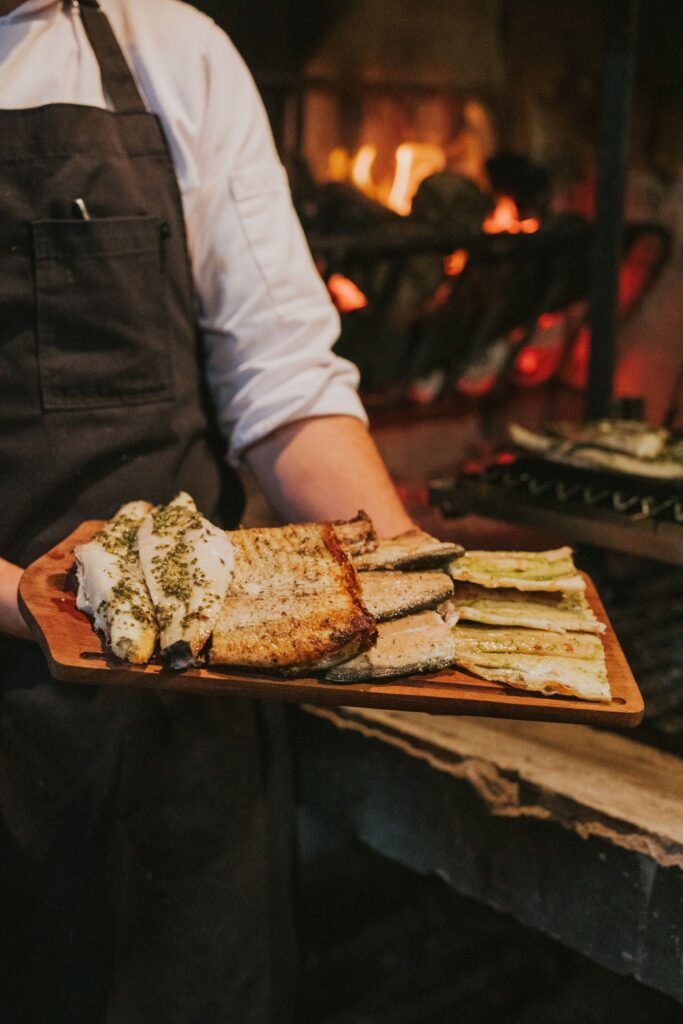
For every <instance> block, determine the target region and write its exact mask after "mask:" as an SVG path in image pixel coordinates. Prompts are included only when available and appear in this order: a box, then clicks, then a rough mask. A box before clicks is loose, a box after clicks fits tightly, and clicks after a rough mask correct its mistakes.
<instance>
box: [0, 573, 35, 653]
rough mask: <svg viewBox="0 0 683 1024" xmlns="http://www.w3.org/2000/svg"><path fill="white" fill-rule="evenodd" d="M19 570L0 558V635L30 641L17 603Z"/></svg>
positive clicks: (28, 632) (29, 634)
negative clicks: (6, 634) (4, 634)
mask: <svg viewBox="0 0 683 1024" xmlns="http://www.w3.org/2000/svg"><path fill="white" fill-rule="evenodd" d="M20 579H21V569H20V568H19V566H18V565H12V563H11V562H6V561H5V560H4V558H0V633H9V634H10V635H11V636H18V637H21V639H22V640H31V639H32V637H31V633H30V631H29V628H28V626H27V625H26V623H25V622H24V620H23V618H22V616H21V612H20V611H19V605H18V602H17V590H18V587H19V580H20Z"/></svg>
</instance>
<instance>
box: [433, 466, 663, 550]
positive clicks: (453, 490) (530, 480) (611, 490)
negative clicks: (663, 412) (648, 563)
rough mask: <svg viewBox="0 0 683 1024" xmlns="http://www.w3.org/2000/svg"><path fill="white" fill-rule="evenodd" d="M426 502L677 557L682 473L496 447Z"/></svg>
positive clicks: (437, 485)
mask: <svg viewBox="0 0 683 1024" xmlns="http://www.w3.org/2000/svg"><path fill="white" fill-rule="evenodd" d="M430 497H431V502H432V504H434V505H437V506H439V507H440V508H441V511H442V512H443V514H444V515H446V516H449V517H452V516H458V515H464V514H466V513H468V512H476V513H479V514H481V515H486V516H490V517H492V518H494V519H502V520H504V521H509V522H515V523H522V524H523V525H526V526H536V527H538V528H540V529H544V530H546V531H548V532H560V533H561V534H562V535H564V536H566V537H567V538H568V539H571V540H575V541H579V542H583V543H588V544H594V545H597V546H601V547H607V548H613V549H615V550H621V551H626V552H629V553H632V554H639V555H643V556H645V557H649V558H655V559H659V560H661V561H664V562H669V563H671V564H674V565H683V480H680V481H678V480H676V481H662V480H655V479H653V478H651V477H643V478H641V477H635V476H630V475H628V474H625V473H613V472H609V471H603V470H597V469H592V468H590V467H581V468H579V467H574V466H567V465H563V464H559V463H556V462H550V461H549V460H546V459H542V458H538V457H530V456H518V455H516V454H515V453H514V452H511V451H510V452H502V453H499V455H498V456H497V457H496V458H495V460H494V461H493V462H491V463H489V464H487V465H484V466H468V467H465V469H464V470H463V471H462V473H461V474H460V475H459V476H458V477H456V478H455V479H449V480H440V481H435V482H433V483H432V485H431V486H430Z"/></svg>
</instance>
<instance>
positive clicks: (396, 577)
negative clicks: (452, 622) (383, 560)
mask: <svg viewBox="0 0 683 1024" xmlns="http://www.w3.org/2000/svg"><path fill="white" fill-rule="evenodd" d="M360 585H361V592H362V594H363V601H364V603H365V606H366V608H367V609H368V611H369V612H370V614H371V615H374V617H375V618H376V619H377V621H378V622H384V621H385V620H386V619H395V618H397V617H398V616H401V615H409V614H410V613H411V612H417V611H422V610H423V609H424V608H433V607H434V606H435V605H436V604H438V603H439V602H440V601H443V600H444V599H445V598H447V597H448V596H449V594H452V593H453V580H452V579H451V578H450V576H448V575H447V574H446V573H445V572H381V571H379V572H364V573H362V574H361V577H360Z"/></svg>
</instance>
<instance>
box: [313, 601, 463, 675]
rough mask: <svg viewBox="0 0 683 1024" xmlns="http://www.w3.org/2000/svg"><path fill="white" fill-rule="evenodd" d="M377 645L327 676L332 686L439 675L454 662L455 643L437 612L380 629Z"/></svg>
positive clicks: (417, 616)
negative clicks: (335, 683) (394, 677)
mask: <svg viewBox="0 0 683 1024" xmlns="http://www.w3.org/2000/svg"><path fill="white" fill-rule="evenodd" d="M377 634H378V635H377V643H376V645H375V646H374V647H371V648H370V649H369V650H368V651H366V652H365V653H364V654H361V655H360V656H359V657H357V658H353V659H352V660H351V661H347V662H345V663H344V664H343V665H337V666H335V667H334V668H332V669H330V670H329V671H328V672H326V673H325V679H328V680H330V681H331V682H342V683H343V682H349V683H350V682H357V681H359V680H362V679H386V678H389V677H391V676H405V675H410V674H411V673H413V672H436V671H437V670H438V669H441V668H447V667H448V666H449V665H452V664H453V662H454V660H455V641H454V638H453V631H452V630H451V629H449V627H448V626H447V625H446V623H445V622H444V621H443V619H442V618H441V616H440V615H438V614H437V613H436V612H421V613H420V614H419V615H409V616H408V617H407V618H404V619H397V620H395V621H394V622H383V623H381V624H380V625H379V626H378V628H377Z"/></svg>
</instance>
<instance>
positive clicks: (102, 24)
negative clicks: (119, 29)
mask: <svg viewBox="0 0 683 1024" xmlns="http://www.w3.org/2000/svg"><path fill="white" fill-rule="evenodd" d="M70 2H71V7H73V8H74V9H75V10H80V14H81V20H82V22H83V27H84V29H85V32H86V35H87V37H88V39H89V41H90V45H91V46H92V48H93V51H94V53H95V57H96V58H97V63H98V64H99V66H100V74H101V75H102V85H103V86H104V88H105V91H106V92H107V94H108V96H109V99H110V100H111V103H112V105H113V107H114V110H115V111H116V113H118V114H145V113H147V108H146V107H145V104H144V102H143V99H142V97H141V96H140V93H139V91H138V87H137V85H136V84H135V79H134V78H133V75H132V73H131V70H130V68H129V67H128V64H127V62H126V58H125V57H124V56H123V52H122V50H121V47H120V45H119V42H118V40H117V38H116V36H115V35H114V33H113V31H112V27H111V25H110V24H109V21H108V19H107V16H106V14H105V13H104V11H103V10H102V8H101V7H100V5H99V2H98V0H70Z"/></svg>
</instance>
